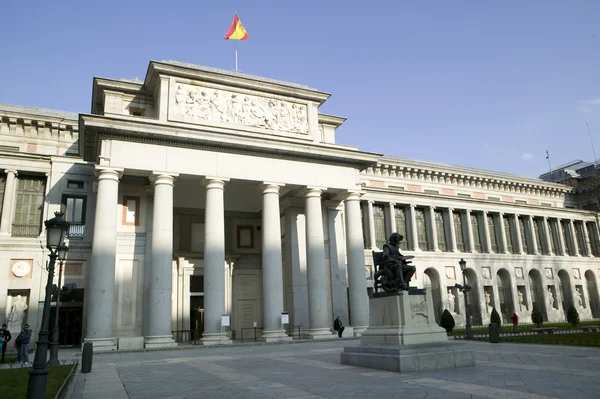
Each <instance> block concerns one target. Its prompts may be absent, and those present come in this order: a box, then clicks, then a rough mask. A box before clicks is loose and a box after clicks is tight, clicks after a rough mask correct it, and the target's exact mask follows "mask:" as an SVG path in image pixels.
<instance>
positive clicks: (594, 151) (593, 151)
mask: <svg viewBox="0 0 600 399" xmlns="http://www.w3.org/2000/svg"><path fill="white" fill-rule="evenodd" d="M585 125H586V126H587V130H588V134H589V135H590V143H592V153H593V154H594V169H596V150H594V142H593V141H592V132H591V131H590V124H589V123H588V121H585Z"/></svg>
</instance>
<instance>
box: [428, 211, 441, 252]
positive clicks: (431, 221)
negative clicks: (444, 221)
mask: <svg viewBox="0 0 600 399" xmlns="http://www.w3.org/2000/svg"><path fill="white" fill-rule="evenodd" d="M429 231H431V242H432V243H433V250H434V251H435V252H440V246H439V244H438V235H437V228H436V225H435V206H430V207H429Z"/></svg>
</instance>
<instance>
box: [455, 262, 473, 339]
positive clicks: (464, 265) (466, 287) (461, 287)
mask: <svg viewBox="0 0 600 399" xmlns="http://www.w3.org/2000/svg"><path fill="white" fill-rule="evenodd" d="M458 264H459V265H460V270H461V271H462V275H463V285H460V284H458V283H457V284H454V286H455V287H456V288H458V290H459V291H461V292H462V293H463V296H464V297H465V327H466V328H467V339H473V333H472V332H471V315H470V314H469V302H468V300H467V295H468V294H469V291H471V286H470V285H467V277H466V274H467V261H465V260H464V259H462V258H461V259H460V262H458Z"/></svg>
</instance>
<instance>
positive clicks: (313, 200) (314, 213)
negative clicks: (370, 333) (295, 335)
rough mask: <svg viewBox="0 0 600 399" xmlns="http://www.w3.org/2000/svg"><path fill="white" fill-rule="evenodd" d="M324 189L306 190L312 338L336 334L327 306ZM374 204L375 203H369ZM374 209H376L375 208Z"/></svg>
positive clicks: (310, 333) (309, 303) (310, 188)
mask: <svg viewBox="0 0 600 399" xmlns="http://www.w3.org/2000/svg"><path fill="white" fill-rule="evenodd" d="M321 193H322V189H320V188H316V187H308V191H307V193H306V210H305V212H306V260H307V269H308V270H307V277H308V309H309V323H310V325H309V330H308V335H309V336H310V337H311V338H322V337H333V335H332V334H331V331H330V329H329V325H330V324H331V320H329V318H328V312H327V309H328V307H329V305H328V303H327V286H326V281H327V270H326V269H325V247H324V238H323V211H322V208H321ZM369 207H371V204H369ZM371 209H372V208H371Z"/></svg>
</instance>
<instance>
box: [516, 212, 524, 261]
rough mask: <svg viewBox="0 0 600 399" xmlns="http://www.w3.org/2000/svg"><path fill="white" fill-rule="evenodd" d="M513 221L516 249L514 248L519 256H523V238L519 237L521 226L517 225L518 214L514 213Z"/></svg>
mask: <svg viewBox="0 0 600 399" xmlns="http://www.w3.org/2000/svg"><path fill="white" fill-rule="evenodd" d="M513 216H514V221H515V235H516V237H517V248H516V250H517V251H516V252H517V253H518V254H521V255H525V253H524V252H523V241H522V240H523V237H521V226H520V224H519V214H517V213H515V214H514V215H513Z"/></svg>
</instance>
